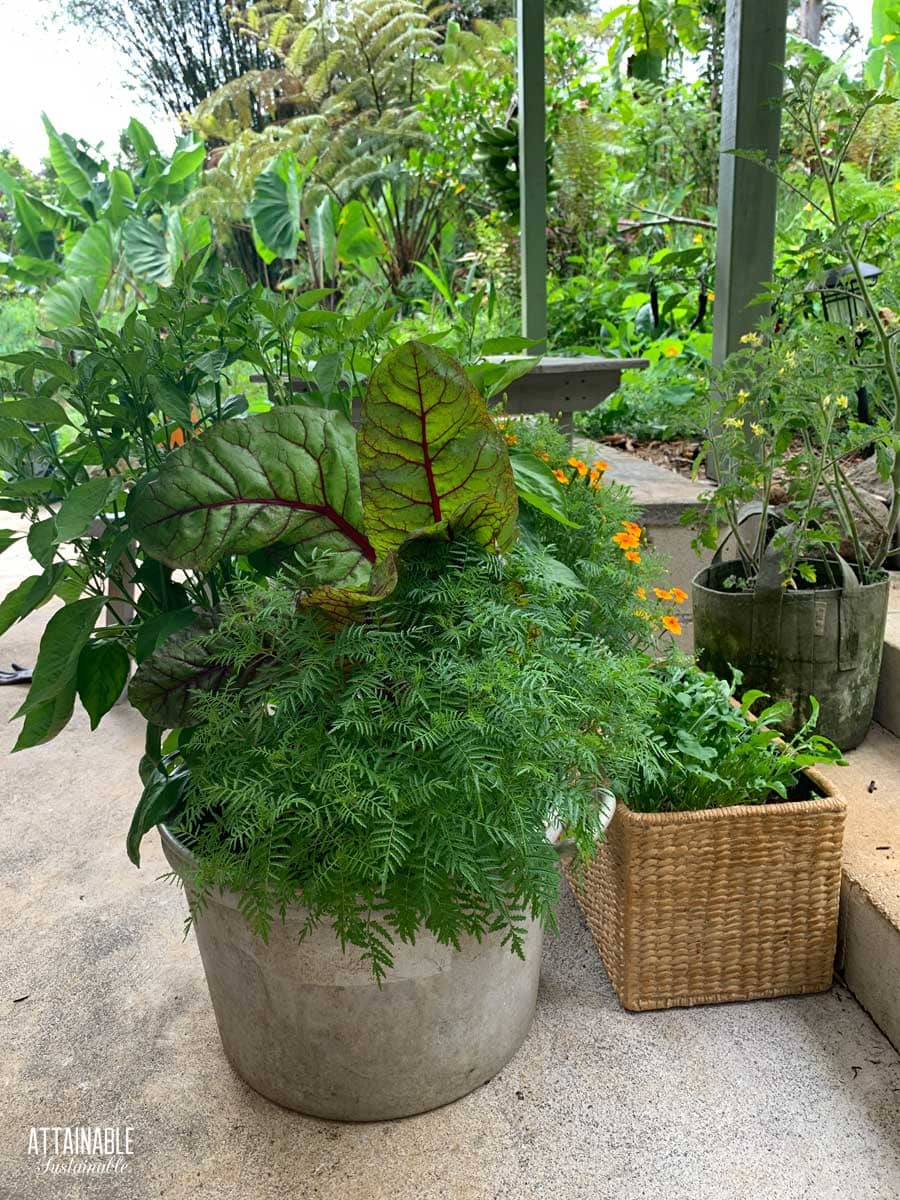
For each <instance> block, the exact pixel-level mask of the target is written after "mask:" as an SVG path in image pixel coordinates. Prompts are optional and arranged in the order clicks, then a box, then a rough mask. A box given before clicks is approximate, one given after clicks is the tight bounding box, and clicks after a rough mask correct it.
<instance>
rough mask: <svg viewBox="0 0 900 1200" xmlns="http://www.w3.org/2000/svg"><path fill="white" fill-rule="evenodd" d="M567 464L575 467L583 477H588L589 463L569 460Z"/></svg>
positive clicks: (576, 459)
mask: <svg viewBox="0 0 900 1200" xmlns="http://www.w3.org/2000/svg"><path fill="white" fill-rule="evenodd" d="M566 462H567V463H568V464H569V466H570V467H574V468H575V470H576V471H577V472H578V474H579V475H582V476H584V475H587V473H588V469H587V463H586V462H583V461H582V460H581V459H580V458H567V459H566Z"/></svg>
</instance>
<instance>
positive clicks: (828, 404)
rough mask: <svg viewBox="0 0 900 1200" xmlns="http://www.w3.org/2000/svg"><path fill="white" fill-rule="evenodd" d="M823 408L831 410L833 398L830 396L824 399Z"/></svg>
mask: <svg viewBox="0 0 900 1200" xmlns="http://www.w3.org/2000/svg"><path fill="white" fill-rule="evenodd" d="M822 407H823V408H831V397H830V396H823V397H822Z"/></svg>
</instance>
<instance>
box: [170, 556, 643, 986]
mask: <svg viewBox="0 0 900 1200" xmlns="http://www.w3.org/2000/svg"><path fill="white" fill-rule="evenodd" d="M400 574H401V579H400V583H399V584H398V587H397V590H396V591H395V593H394V595H393V596H392V597H391V598H390V600H388V601H385V602H383V603H382V605H381V606H379V607H378V608H376V609H373V610H372V613H371V614H370V616H369V617H368V619H366V620H365V621H363V622H362V623H360V624H356V623H349V624H345V625H344V626H343V627H340V628H337V629H335V628H334V626H333V623H332V622H330V621H328V620H327V619H324V618H323V615H322V614H321V612H319V611H317V610H314V609H310V608H305V609H304V608H301V609H299V610H298V609H297V589H298V584H301V585H302V580H300V579H298V577H297V576H293V577H282V578H280V579H277V580H272V581H270V584H269V585H268V586H265V585H260V584H258V583H257V584H252V583H248V584H246V585H244V586H242V587H239V588H237V589H236V590H235V591H234V592H233V594H232V598H231V599H230V600H229V601H228V602H227V603H226V604H225V605H224V607H223V610H222V614H221V620H220V624H219V627H218V628H217V630H216V631H215V633H213V634H212V635H210V637H209V639H208V643H207V645H208V650H209V653H210V654H213V653H214V654H215V658H216V660H217V661H218V662H227V663H228V664H229V666H231V667H232V668H233V675H234V677H240V676H241V675H245V674H246V672H247V671H248V670H250V671H255V672H256V673H255V676H254V678H253V680H252V682H250V683H245V684H244V685H243V686H238V685H230V686H228V687H226V688H225V689H223V690H221V691H219V692H217V693H214V694H208V695H203V696H201V695H200V694H198V695H197V700H196V705H197V708H196V712H197V714H198V715H199V716H200V717H201V718H202V724H200V725H199V726H198V727H196V729H195V730H193V731H188V732H189V736H185V735H182V745H181V753H182V755H183V757H184V759H185V761H186V763H187V765H188V768H189V770H190V775H191V783H190V787H189V790H188V794H187V799H186V806H185V808H184V811H183V813H182V814H181V815H180V817H178V819H177V823H176V826H175V828H176V832H177V833H178V835H179V837H180V838H182V840H183V841H184V842H185V843H186V844H187V845H188V846H189V847H190V848H191V849H192V850H193V851H194V852H195V853H196V855H197V856H198V858H199V862H200V866H199V873H198V875H197V878H196V886H197V887H198V888H199V890H200V893H201V896H202V895H205V894H208V893H209V892H210V891H211V890H212V889H215V888H218V887H223V888H228V889H230V890H231V891H233V892H235V893H237V895H238V896H239V897H240V899H241V908H242V910H243V912H244V914H245V916H246V917H247V919H248V920H249V921H250V923H251V925H252V927H253V928H254V929H255V930H256V931H257V932H258V933H259V934H260V935H262V936H266V933H267V930H268V928H269V926H270V923H271V922H272V920H273V919H274V918H275V917H276V916H277V914H278V913H279V912H280V911H281V910H282V908H283V907H284V906H285V905H288V904H290V903H292V902H296V900H297V899H298V895H299V896H300V897H301V898H302V903H303V904H304V905H305V906H306V907H307V908H308V909H309V912H310V921H311V923H315V922H318V921H320V920H321V919H323V918H328V919H332V920H333V921H334V922H335V925H336V929H337V932H338V935H339V936H340V938H341V939H342V941H343V942H345V943H350V944H352V945H354V946H357V947H359V948H360V949H361V950H362V952H363V956H364V957H365V958H366V959H368V960H369V961H370V962H371V964H372V966H373V968H374V969H375V971H376V974H377V973H380V972H381V971H382V970H383V969H384V968H385V967H386V966H387V965H388V964H389V963H390V960H391V953H390V947H391V943H392V941H393V940H394V939H395V938H398V937H399V938H402V939H404V940H410V939H412V938H413V937H414V935H415V932H416V930H417V929H418V928H420V927H421V926H425V927H427V928H428V929H430V930H431V931H432V932H433V933H434V934H435V935H436V936H437V937H438V939H439V940H440V941H442V942H445V943H451V944H455V943H456V942H457V941H458V939H459V938H460V937H461V936H463V935H464V934H467V933H468V934H476V935H481V934H484V933H486V932H488V931H489V930H500V931H502V932H503V934H504V938H505V940H506V941H508V942H509V944H510V945H511V947H512V948H513V949H514V950H517V951H521V941H522V936H523V932H524V928H523V922H524V920H525V917H526V915H527V914H531V915H532V916H534V917H537V918H540V919H541V920H542V921H543V922H545V923H552V920H553V908H554V906H555V902H556V898H557V892H558V882H559V877H558V871H557V868H556V853H555V851H554V849H553V848H552V846H551V845H550V843H549V842H548V841H547V838H546V835H545V828H546V826H547V824H548V823H559V824H560V825H564V826H565V827H566V828H567V829H569V830H570V831H571V833H572V835H573V836H574V838H575V840H576V843H577V844H578V846H579V848H580V849H581V850H582V851H583V852H584V853H586V854H589V853H590V852H591V849H592V845H593V842H594V839H595V837H596V836H597V835H598V833H599V829H600V817H601V810H600V807H599V805H598V800H597V797H596V794H595V787H596V783H597V781H598V780H599V779H601V778H603V777H605V776H607V775H608V774H609V772H610V770H611V768H612V765H613V760H614V761H615V765H616V769H617V770H618V771H620V772H621V771H622V770H623V769H624V768H626V767H627V764H628V763H629V762H630V761H631V760H632V758H633V752H632V750H631V749H630V748H631V747H633V746H634V745H635V744H636V743H635V739H634V725H633V716H632V714H634V713H635V712H636V710H637V708H638V707H639V698H640V696H641V695H642V693H644V692H645V691H646V690H647V688H648V684H647V679H646V672H645V670H644V660H643V659H642V658H640V657H636V656H632V657H623V656H614V655H612V654H611V653H610V652H609V651H607V650H605V649H604V647H603V646H602V645H598V643H597V642H596V640H595V639H593V638H592V637H591V636H590V635H589V634H587V633H586V632H585V631H584V630H583V629H581V628H580V626H581V625H582V621H581V618H580V615H579V601H578V597H577V595H575V594H573V591H572V589H571V588H568V587H565V586H561V585H559V584H557V583H555V582H553V581H552V580H548V579H547V576H546V569H545V563H544V559H543V557H542V556H541V555H540V554H538V553H535V552H533V551H530V550H527V549H524V548H522V547H519V548H517V549H516V550H514V551H513V552H512V553H511V554H510V555H509V556H508V558H506V560H504V559H503V558H501V557H499V556H495V555H490V554H486V553H485V552H484V551H483V550H482V549H481V548H480V547H477V546H475V545H474V544H473V543H471V542H469V541H467V540H465V539H462V540H460V539H456V540H455V541H453V542H450V543H448V542H444V541H438V542H433V541H431V540H429V539H425V540H420V541H418V542H412V543H410V544H409V545H408V546H407V548H406V549H405V550H404V551H403V553H402V565H401V573H400ZM260 663H262V665H261V666H260V665H259V664H260Z"/></svg>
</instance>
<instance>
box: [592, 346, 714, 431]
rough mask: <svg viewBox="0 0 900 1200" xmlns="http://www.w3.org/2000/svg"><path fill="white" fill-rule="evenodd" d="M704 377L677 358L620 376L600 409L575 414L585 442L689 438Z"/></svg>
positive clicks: (697, 422)
mask: <svg viewBox="0 0 900 1200" xmlns="http://www.w3.org/2000/svg"><path fill="white" fill-rule="evenodd" d="M708 391H709V385H708V384H707V381H706V378H705V372H703V371H701V370H699V369H698V368H697V367H696V366H693V367H692V364H691V363H689V362H688V361H686V360H684V359H681V358H661V359H660V360H659V361H658V362H656V363H653V364H652V365H651V366H650V367H648V368H647V369H646V370H644V371H623V372H622V383H621V386H620V387H619V388H618V390H617V391H615V392H614V393H613V394H612V395H611V396H610V397H609V398H608V399H607V400H604V401H603V403H602V404H598V405H597V407H596V408H595V409H592V410H591V412H588V413H579V414H577V415H576V425H577V427H578V429H580V430H581V431H582V432H583V433H586V434H587V435H588V437H603V436H604V435H606V434H610V433H627V434H629V435H630V436H631V437H634V438H640V439H654V438H658V439H660V440H661V441H667V442H668V441H672V440H673V439H674V438H682V437H693V436H694V435H695V434H696V433H697V432H698V430H699V429H701V428H702V427H703V426H702V422H701V419H700V417H699V415H698V407H699V404H700V402H701V400H702V399H703V398H704V397H705V396H706V395H707V394H708Z"/></svg>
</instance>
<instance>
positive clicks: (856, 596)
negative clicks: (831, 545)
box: [692, 560, 890, 750]
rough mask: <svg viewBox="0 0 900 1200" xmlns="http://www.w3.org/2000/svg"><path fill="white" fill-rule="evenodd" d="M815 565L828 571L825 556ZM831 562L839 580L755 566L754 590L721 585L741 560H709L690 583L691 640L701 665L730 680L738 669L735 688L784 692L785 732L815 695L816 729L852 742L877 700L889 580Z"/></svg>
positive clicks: (845, 744)
mask: <svg viewBox="0 0 900 1200" xmlns="http://www.w3.org/2000/svg"><path fill="white" fill-rule="evenodd" d="M764 565H765V564H764ZM814 565H816V567H817V571H818V577H819V579H821V580H824V579H826V578H827V574H826V570H827V566H826V564H821V563H820V564H814ZM833 569H834V570H835V572H837V574H838V578H839V579H840V580H841V582H842V586H840V587H831V588H828V587H817V588H815V589H809V590H806V589H804V590H796V591H794V590H789V589H787V588H785V587H782V586H781V580H780V576H779V575H778V574H777V572H772V571H768V572H763V571H761V572H760V578H759V581H758V582H757V586H756V589H755V590H747V591H741V590H737V589H731V590H728V589H726V588H725V587H724V581H725V580H726V579H728V577H729V576H734V575H738V576H739V575H740V573H741V564H740V563H738V562H716V561H713V563H712V565H711V566H709V567H706V568H705V569H704V570H702V571H700V572H699V573H698V574H697V575H696V576H695V578H694V582H693V596H692V601H693V609H694V646H695V650H696V654H697V659H698V662H699V663H700V666H701V667H703V669H704V670H706V671H712V672H713V673H714V674H716V675H719V676H722V677H724V678H727V677H728V676H729V675H730V673H731V668H732V667H737V669H738V670H739V671H740V672H741V673H742V675H743V679H742V681H741V687H742V689H744V690H749V689H751V688H759V689H760V690H761V691H763V692H766V693H768V695H769V696H771V698H772V699H773V700H789V701H790V702H791V704H792V706H793V714H792V717H791V719H790V720H789V721H788V722H786V723H785V725H784V726H783V729H784V731H785V733H793V732H795V731H796V730H797V729H798V728H799V727H800V726H801V725H802V724H803V723H804V721H805V720H806V719H807V717H808V716H809V712H810V708H809V698H810V696H815V698H816V699H817V700H818V702H819V705H820V712H819V722H818V725H817V727H816V729H817V732H818V733H820V734H823V735H824V736H825V737H828V738H831V740H832V741H834V742H836V743H837V745H838V746H839V747H840V748H841V749H842V750H852V749H853V747H854V746H858V745H859V743H860V742H861V741H862V740H863V738H864V737H865V736H866V733H867V732H868V729H869V723H870V722H871V720H872V711H873V709H874V707H875V692H876V690H877V687H878V672H879V669H880V667H881V652H882V648H883V646H884V627H885V622H886V620H887V604H888V593H889V590H890V582H889V580H888V577H887V575H885V577H884V578H883V579H880V580H878V581H876V582H875V583H870V584H861V583H860V582H859V581H858V579H857V578H856V576H855V574H854V573H853V571H852V569H851V568H850V567H849V566H848V565H847V564H846V563H844V562H843V560H841V562H840V563H838V564H834V568H833Z"/></svg>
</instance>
